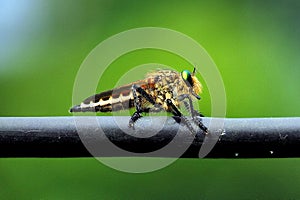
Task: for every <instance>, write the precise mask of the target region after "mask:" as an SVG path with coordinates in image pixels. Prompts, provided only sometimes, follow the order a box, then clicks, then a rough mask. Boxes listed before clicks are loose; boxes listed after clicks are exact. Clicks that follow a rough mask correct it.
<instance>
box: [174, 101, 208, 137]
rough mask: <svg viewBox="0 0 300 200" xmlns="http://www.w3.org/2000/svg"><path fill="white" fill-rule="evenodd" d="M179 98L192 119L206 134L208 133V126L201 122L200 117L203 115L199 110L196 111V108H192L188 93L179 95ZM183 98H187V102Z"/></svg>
mask: <svg viewBox="0 0 300 200" xmlns="http://www.w3.org/2000/svg"><path fill="white" fill-rule="evenodd" d="M179 99H180V100H181V101H182V102H183V104H184V106H185V107H186V109H187V110H188V111H189V113H190V114H191V115H192V118H193V121H194V122H195V123H196V124H197V125H198V127H199V128H200V129H201V130H202V131H204V133H205V134H206V135H207V134H208V128H207V127H206V126H205V125H204V124H203V123H202V118H201V117H204V115H202V114H201V113H200V112H198V111H197V110H195V109H194V106H193V102H192V99H191V97H190V96H189V95H181V96H180V97H179ZM185 99H188V102H186V101H184V100H185Z"/></svg>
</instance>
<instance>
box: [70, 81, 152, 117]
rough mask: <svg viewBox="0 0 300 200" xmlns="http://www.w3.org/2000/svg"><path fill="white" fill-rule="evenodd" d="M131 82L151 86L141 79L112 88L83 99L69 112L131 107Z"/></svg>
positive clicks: (113, 109) (143, 86)
mask: <svg viewBox="0 0 300 200" xmlns="http://www.w3.org/2000/svg"><path fill="white" fill-rule="evenodd" d="M133 84H136V85H139V86H141V87H142V88H143V89H147V88H149V87H151V86H152V85H151V84H149V82H148V81H147V82H146V81H144V80H141V81H138V82H135V83H132V84H128V85H124V86H121V87H119V88H116V89H113V90H108V91H105V92H102V93H99V94H95V95H93V96H91V97H89V98H87V99H85V100H84V101H83V102H82V103H81V104H80V105H76V106H74V107H73V108H71V109H70V112H112V111H119V110H126V109H129V108H132V107H134V99H133V94H132V85H133Z"/></svg>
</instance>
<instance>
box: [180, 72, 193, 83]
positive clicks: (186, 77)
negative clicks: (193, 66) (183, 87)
mask: <svg viewBox="0 0 300 200" xmlns="http://www.w3.org/2000/svg"><path fill="white" fill-rule="evenodd" d="M181 76H182V78H183V80H185V81H186V83H188V84H189V85H190V86H193V81H192V76H191V72H190V71H189V70H183V71H182V72H181Z"/></svg>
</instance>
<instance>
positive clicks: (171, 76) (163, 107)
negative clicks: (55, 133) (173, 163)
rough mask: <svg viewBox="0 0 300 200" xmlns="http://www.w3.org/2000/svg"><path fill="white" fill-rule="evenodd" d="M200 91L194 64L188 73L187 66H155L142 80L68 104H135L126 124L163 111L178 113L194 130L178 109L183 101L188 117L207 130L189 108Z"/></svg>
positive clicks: (80, 108)
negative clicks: (168, 68) (162, 68)
mask: <svg viewBox="0 0 300 200" xmlns="http://www.w3.org/2000/svg"><path fill="white" fill-rule="evenodd" d="M201 93H202V85H201V83H200V81H199V80H198V79H197V77H196V76H195V68H194V70H193V72H192V73H191V72H190V71H189V70H184V71H182V72H181V73H178V72H177V71H173V70H157V71H154V72H150V73H148V74H147V75H146V77H145V79H143V80H139V81H136V82H133V83H130V84H128V85H124V86H121V87H118V88H115V89H112V90H108V91H105V92H101V93H99V94H96V95H93V96H91V97H88V98H87V99H85V100H84V101H83V102H82V103H81V104H80V105H76V106H74V107H73V108H71V109H70V112H113V111H119V110H124V109H129V108H133V107H135V109H136V111H135V112H134V114H133V115H132V116H131V118H130V120H129V127H132V128H134V123H135V122H136V121H137V120H138V119H139V118H141V117H142V115H141V114H142V113H149V112H160V111H167V112H170V113H172V114H173V115H174V116H176V117H179V119H180V121H182V122H183V123H184V124H185V125H186V126H187V128H188V129H189V130H190V131H191V132H192V133H193V134H196V131H195V130H194V128H193V126H192V124H191V122H190V121H191V120H188V118H187V117H185V116H183V114H182V113H181V111H180V104H181V103H183V105H184V106H185V108H186V109H187V110H188V111H189V113H190V114H191V116H192V121H193V122H194V123H195V124H196V125H198V127H199V128H200V129H202V130H203V131H204V133H205V134H207V133H208V129H207V128H206V127H205V126H204V125H203V123H202V119H201V117H203V115H202V114H201V113H200V112H198V111H196V110H195V109H194V108H193V103H192V102H193V100H200V96H199V94H201ZM181 105H182V104H181ZM174 119H175V118H174ZM177 119H178V118H177ZM177 122H178V120H177Z"/></svg>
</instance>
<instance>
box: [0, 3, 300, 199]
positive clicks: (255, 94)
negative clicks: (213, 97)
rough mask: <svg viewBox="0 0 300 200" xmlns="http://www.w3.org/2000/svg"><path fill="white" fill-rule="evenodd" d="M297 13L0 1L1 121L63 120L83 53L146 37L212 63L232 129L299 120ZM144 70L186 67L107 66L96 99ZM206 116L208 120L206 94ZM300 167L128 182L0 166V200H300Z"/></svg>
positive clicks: (174, 62)
mask: <svg viewBox="0 0 300 200" xmlns="http://www.w3.org/2000/svg"><path fill="white" fill-rule="evenodd" d="M299 10H300V2H299V1H297V0H287V1H283V0H282V1H271V0H269V1H258V0H257V1H250V0H249V1H233V0H232V1H186V2H183V1H179V0H175V1H147V2H146V1H117V0H102V1H83V0H81V1H71V0H65V1H35V0H27V1H25V0H22V1H17V0H0V94H1V104H0V116H68V115H70V114H69V113H68V109H69V108H70V106H71V105H72V89H73V83H74V80H75V77H76V73H77V71H78V69H79V67H80V65H81V63H82V62H83V60H84V59H85V57H86V56H87V55H88V53H89V52H90V51H91V50H92V49H93V48H94V47H95V46H96V45H97V44H98V43H100V42H101V41H103V40H105V39H106V38H108V37H110V36H112V35H114V34H117V33H119V32H121V31H125V30H128V29H132V28H137V27H145V26H155V27H164V28H170V29H173V30H176V31H180V32H182V33H184V34H186V35H188V36H190V37H192V38H193V39H195V40H196V41H197V42H199V43H200V44H201V45H202V46H203V47H204V48H205V49H206V50H207V51H208V53H209V54H210V55H211V57H212V58H213V60H214V61H215V63H216V64H217V66H218V68H219V70H220V73H221V75H222V78H223V81H224V84H225V89H226V94H227V117H280V116H282V117H285V116H299V115H300V84H299V83H300V80H299V75H300V67H299V64H300V58H299V53H300V40H299V35H300V20H299V18H300V12H299ZM149 62H156V63H162V64H165V65H169V66H172V67H174V68H176V69H178V70H182V68H183V67H184V68H186V67H191V66H187V65H188V64H187V63H186V62H185V61H184V60H182V59H180V58H178V56H176V55H172V54H170V53H167V52H162V51H155V50H141V51H137V52H132V53H129V54H128V55H125V56H122V57H121V58H119V59H118V60H116V61H115V62H114V63H112V66H111V67H110V68H109V69H108V70H107V71H106V76H105V77H103V79H104V80H105V81H102V82H100V83H101V84H100V85H99V91H100V90H103V89H110V88H111V87H112V86H113V85H114V84H115V82H116V81H117V80H118V76H120V74H121V72H124V71H126V70H129V69H130V68H132V67H134V66H136V65H140V64H143V63H149ZM99 67H101V66H99ZM113 76H114V77H113ZM133 80H135V77H134V76H133ZM201 109H202V111H203V113H204V114H206V115H208V116H209V114H210V98H209V94H208V93H204V94H203V99H202V101H201ZM116 159H117V158H116ZM299 166H300V159H248V160H247V159H241V160H234V159H228V160H224V159H200V160H192V159H179V160H177V161H176V162H175V163H174V164H172V165H171V166H168V167H167V168H164V169H162V170H160V171H157V172H152V173H148V174H127V173H122V172H118V171H115V170H113V169H110V168H108V167H106V166H104V165H102V164H101V163H99V162H98V161H96V160H95V159H92V158H89V159H87V158H78V159H0V198H1V199H96V198H97V199H140V198H146V199H152V198H160V199H166V198H180V199H189V198H198V199H220V198H222V199H298V198H300V190H299V185H300V167H299Z"/></svg>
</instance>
